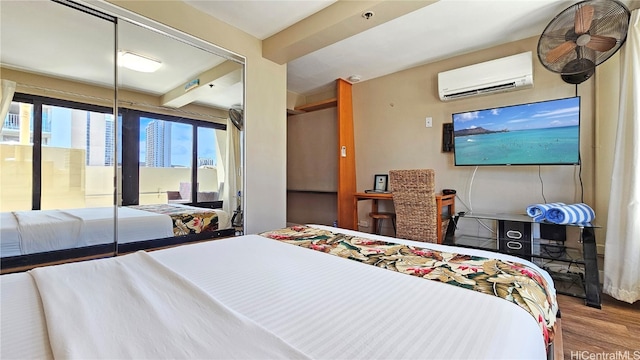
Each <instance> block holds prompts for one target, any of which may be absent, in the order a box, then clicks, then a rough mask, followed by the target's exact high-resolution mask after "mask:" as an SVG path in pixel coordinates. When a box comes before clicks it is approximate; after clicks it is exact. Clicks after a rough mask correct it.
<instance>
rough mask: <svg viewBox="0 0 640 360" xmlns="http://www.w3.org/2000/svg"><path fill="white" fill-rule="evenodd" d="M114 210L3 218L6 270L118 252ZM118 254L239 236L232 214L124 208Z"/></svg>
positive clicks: (0, 248)
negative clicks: (115, 243)
mask: <svg viewBox="0 0 640 360" xmlns="http://www.w3.org/2000/svg"><path fill="white" fill-rule="evenodd" d="M115 215H116V214H115V209H114V208H113V207H97V208H81V209H64V210H38V211H15V212H3V213H0V255H1V257H2V268H3V271H4V270H5V269H6V268H15V267H17V266H28V265H31V264H39V263H43V262H49V261H55V260H58V259H66V258H77V257H83V256H96V255H100V254H108V253H114V252H115V249H114V229H115V226H114V218H115ZM117 218H118V252H130V251H137V250H141V249H144V248H149V247H154V246H168V245H175V244H178V243H182V242H187V241H193V240H202V239H206V238H209V237H219V236H225V235H226V236H229V235H233V233H234V231H233V229H232V226H231V221H230V217H229V214H227V213H226V212H225V211H223V210H221V209H205V208H199V207H193V206H188V205H183V204H157V205H138V206H126V207H119V208H118V210H117Z"/></svg>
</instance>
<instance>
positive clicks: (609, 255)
mask: <svg viewBox="0 0 640 360" xmlns="http://www.w3.org/2000/svg"><path fill="white" fill-rule="evenodd" d="M621 59H622V61H621V64H622V71H621V81H620V84H621V86H620V106H619V118H618V129H617V135H616V144H615V153H614V160H613V175H612V178H611V196H610V202H609V217H608V220H607V237H606V243H605V259H604V288H603V291H604V292H605V293H606V294H609V295H611V296H613V297H614V298H616V299H618V300H622V301H625V302H628V303H633V302H635V301H637V300H639V299H640V10H634V11H633V12H632V13H631V22H630V24H629V33H628V35H627V42H626V43H625V45H624V46H623V48H622V53H621Z"/></svg>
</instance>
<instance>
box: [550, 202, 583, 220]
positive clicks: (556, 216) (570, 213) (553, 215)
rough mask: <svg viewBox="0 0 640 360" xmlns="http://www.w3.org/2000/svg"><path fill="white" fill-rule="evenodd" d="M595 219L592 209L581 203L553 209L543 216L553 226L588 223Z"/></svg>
mask: <svg viewBox="0 0 640 360" xmlns="http://www.w3.org/2000/svg"><path fill="white" fill-rule="evenodd" d="M595 217H596V214H595V212H594V211H593V209H592V208H590V207H589V205H587V204H583V203H580V204H573V205H564V206H557V207H553V208H551V209H549V210H547V213H546V215H545V219H546V220H547V221H549V222H552V223H555V224H580V223H588V222H591V221H593V219H595Z"/></svg>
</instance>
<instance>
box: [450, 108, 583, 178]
mask: <svg viewBox="0 0 640 360" xmlns="http://www.w3.org/2000/svg"><path fill="white" fill-rule="evenodd" d="M452 116H453V143H454V159H455V165H456V166H465V165H466V166H482V165H489V166H491V165H494V166H499V165H577V164H579V163H580V97H579V96H576V97H571V98H563V99H555V100H548V101H541V102H533V103H527V104H519V105H512V106H504V107H497V108H493V109H484V110H476V111H468V112H463V113H456V114H453V115H452Z"/></svg>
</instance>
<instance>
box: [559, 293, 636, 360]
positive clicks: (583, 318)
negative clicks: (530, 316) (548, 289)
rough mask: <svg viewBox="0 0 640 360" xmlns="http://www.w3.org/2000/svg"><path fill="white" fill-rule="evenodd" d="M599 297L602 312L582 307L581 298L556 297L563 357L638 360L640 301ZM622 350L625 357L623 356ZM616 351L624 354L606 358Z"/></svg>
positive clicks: (582, 301)
mask: <svg viewBox="0 0 640 360" xmlns="http://www.w3.org/2000/svg"><path fill="white" fill-rule="evenodd" d="M602 297H603V299H602V309H595V308H591V307H588V306H586V305H584V300H583V299H578V298H574V297H570V296H565V295H559V296H558V304H559V306H560V312H561V318H562V340H563V343H564V344H563V345H564V358H565V359H566V360H574V359H575V360H581V359H640V301H636V302H635V303H634V304H628V303H626V302H622V301H618V300H616V299H614V298H612V297H611V296H609V295H604V294H603V295H602ZM625 351H628V353H627V357H623V355H624V352H625ZM615 352H622V353H623V354H622V355H619V356H618V357H608V358H607V357H605V356H607V355H606V354H610V353H615ZM604 353H606V354H604ZM603 354H604V355H603ZM592 356H593V357H592ZM596 356H597V357H596ZM556 360H557V359H556Z"/></svg>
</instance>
